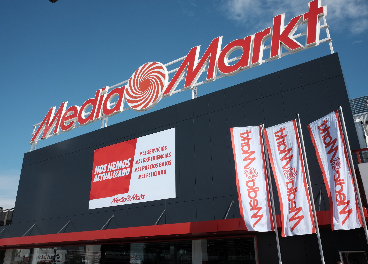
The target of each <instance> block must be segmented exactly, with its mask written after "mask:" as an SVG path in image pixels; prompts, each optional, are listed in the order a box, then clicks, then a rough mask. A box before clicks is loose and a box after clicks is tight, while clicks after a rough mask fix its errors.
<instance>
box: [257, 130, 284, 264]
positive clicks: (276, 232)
mask: <svg viewBox="0 0 368 264" xmlns="http://www.w3.org/2000/svg"><path fill="white" fill-rule="evenodd" d="M263 129H264V124H262V125H261V133H262V148H263V153H264V159H265V161H266V173H267V179H268V181H267V182H268V189H269V193H270V196H271V207H272V216H273V217H272V218H273V226H274V229H275V234H276V242H277V253H278V256H279V264H282V260H281V249H280V240H279V232H278V231H277V221H276V210H275V201H274V199H273V190H272V182H271V174H270V163H269V159H268V152H267V148H266V147H265V137H264V133H263Z"/></svg>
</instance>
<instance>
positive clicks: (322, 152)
mask: <svg viewBox="0 0 368 264" xmlns="http://www.w3.org/2000/svg"><path fill="white" fill-rule="evenodd" d="M308 129H309V132H310V135H311V137H312V141H313V144H314V147H315V149H316V152H317V157H318V162H319V165H320V167H321V170H322V174H323V179H324V182H325V185H326V189H327V193H328V197H329V200H330V211H331V227H332V229H333V230H334V229H344V230H348V229H354V228H359V227H362V222H361V219H360V213H359V210H358V208H359V207H358V204H357V200H356V195H355V188H354V184H353V178H352V176H351V171H350V168H349V166H350V163H349V161H348V156H347V152H346V146H345V144H344V139H343V134H342V129H341V124H340V120H339V117H338V112H337V111H335V112H332V113H330V114H328V115H326V116H324V117H322V118H320V119H318V120H317V121H314V122H312V123H310V124H309V125H308Z"/></svg>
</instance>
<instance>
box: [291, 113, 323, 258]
mask: <svg viewBox="0 0 368 264" xmlns="http://www.w3.org/2000/svg"><path fill="white" fill-rule="evenodd" d="M297 117H298V118H297V123H298V126H297V127H298V134H299V138H300V144H301V149H302V157H303V163H304V168H305V172H306V173H305V174H306V176H307V181H308V189H309V198H310V202H311V205H312V211H313V218H314V226H315V227H316V234H317V238H318V246H319V254H320V255H321V262H322V263H323V264H325V258H324V256H323V249H322V242H321V235H320V233H319V227H318V220H317V214H316V207H315V206H314V199H313V191H312V184H311V180H310V175H309V167H308V160H307V155H306V153H305V147H304V138H303V131H302V126H301V122H300V116H299V114H297Z"/></svg>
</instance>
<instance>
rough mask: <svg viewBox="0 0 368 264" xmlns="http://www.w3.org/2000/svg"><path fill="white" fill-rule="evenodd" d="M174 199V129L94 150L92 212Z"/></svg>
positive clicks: (91, 193)
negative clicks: (105, 208) (110, 207)
mask: <svg viewBox="0 0 368 264" xmlns="http://www.w3.org/2000/svg"><path fill="white" fill-rule="evenodd" d="M175 197H176V191H175V128H171V129H168V130H165V131H161V132H158V133H154V134H150V135H147V136H144V137H140V138H136V139H131V140H128V141H124V142H121V143H118V144H114V145H111V146H107V147H104V148H100V149H96V150H95V153H94V160H93V170H92V180H91V192H90V201H89V209H95V208H101V207H109V206H114V205H124V204H132V203H141V202H147V201H154V200H161V199H169V198H175Z"/></svg>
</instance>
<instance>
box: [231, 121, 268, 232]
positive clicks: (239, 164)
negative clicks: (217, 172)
mask: <svg viewBox="0 0 368 264" xmlns="http://www.w3.org/2000/svg"><path fill="white" fill-rule="evenodd" d="M230 131H231V141H232V144H233V152H234V159H235V171H236V185H237V189H238V197H239V206H240V213H241V215H242V217H243V219H244V222H245V225H246V227H247V230H248V231H259V232H266V231H273V230H274V226H273V221H272V218H271V217H272V212H271V205H270V198H269V193H268V183H267V174H266V166H265V161H264V153H263V144H262V137H261V128H260V127H259V126H253V127H233V128H230Z"/></svg>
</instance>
